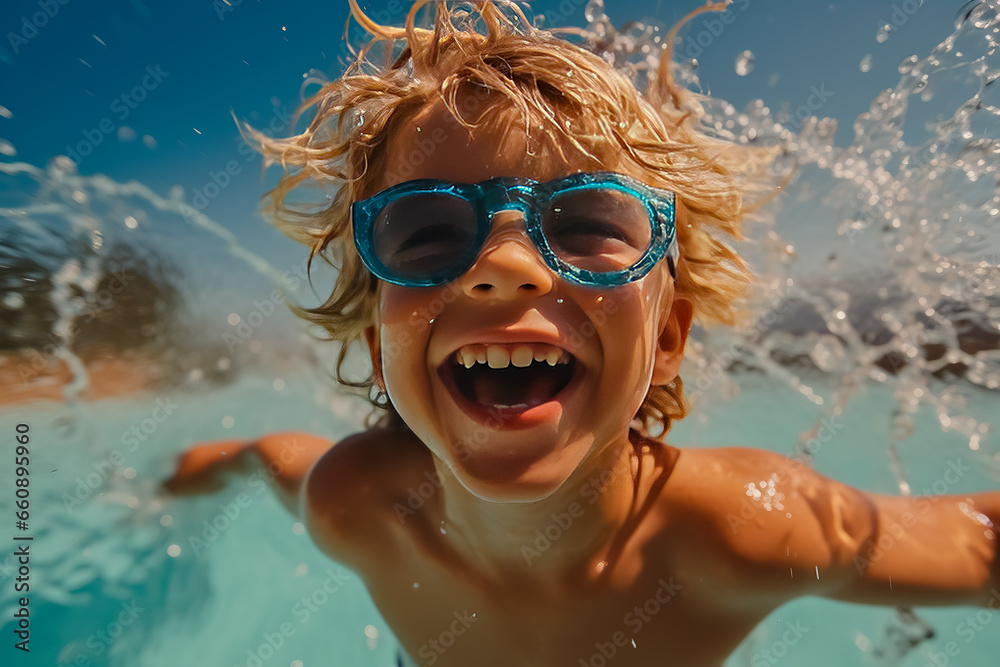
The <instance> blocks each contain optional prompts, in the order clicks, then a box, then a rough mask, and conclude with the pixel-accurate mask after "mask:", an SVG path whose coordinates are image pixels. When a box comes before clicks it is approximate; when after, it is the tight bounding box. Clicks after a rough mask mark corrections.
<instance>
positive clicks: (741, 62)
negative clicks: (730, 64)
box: [736, 51, 754, 76]
mask: <svg viewBox="0 0 1000 667" xmlns="http://www.w3.org/2000/svg"><path fill="white" fill-rule="evenodd" d="M753 64H754V56H753V53H752V52H750V51H744V52H742V53H741V54H740V55H738V56H736V73H737V74H738V75H740V76H746V75H747V74H749V73H750V72H752V71H753Z"/></svg>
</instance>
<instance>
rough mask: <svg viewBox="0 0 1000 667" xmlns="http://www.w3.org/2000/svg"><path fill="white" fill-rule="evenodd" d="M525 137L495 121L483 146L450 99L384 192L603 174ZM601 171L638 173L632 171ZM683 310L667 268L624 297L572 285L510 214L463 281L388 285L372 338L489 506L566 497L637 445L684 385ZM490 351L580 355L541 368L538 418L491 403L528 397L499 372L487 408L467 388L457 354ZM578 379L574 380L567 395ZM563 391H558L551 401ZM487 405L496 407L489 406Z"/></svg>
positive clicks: (621, 291)
mask: <svg viewBox="0 0 1000 667" xmlns="http://www.w3.org/2000/svg"><path fill="white" fill-rule="evenodd" d="M418 128H419V130H420V131H419V132H418V131H417V129H418ZM523 129H524V128H523V124H522V125H520V126H519V127H517V126H515V129H514V130H513V131H512V132H511V133H510V136H509V137H508V141H507V143H506V144H505V145H500V139H501V136H500V135H501V131H500V129H499V128H497V127H495V126H491V127H487V126H484V127H483V128H482V129H480V130H478V131H477V132H476V133H475V136H473V137H471V138H470V137H469V133H468V131H467V130H466V129H465V128H464V127H462V126H460V125H458V124H457V123H456V122H455V121H454V119H452V118H451V117H450V114H449V113H448V111H447V110H446V109H445V107H444V105H443V104H442V103H441V102H440V101H439V102H437V103H435V104H433V105H431V106H429V107H427V108H425V109H424V110H423V111H422V112H421V113H420V114H419V115H418V116H417V118H416V119H415V120H414V121H413V122H411V123H407V124H406V127H405V129H404V130H402V131H401V132H400V133H399V134H398V135H397V136H395V137H394V138H393V140H391V142H390V145H389V147H388V151H389V152H388V156H387V157H388V161H387V165H388V166H389V167H388V169H389V172H390V173H399V172H404V173H407V170H406V169H404V168H403V165H411V166H412V165H417V163H419V165H418V166H414V167H413V170H412V172H408V173H407V175H406V176H405V177H402V176H400V177H391V176H390V177H386V178H385V180H384V182H383V183H382V184H381V188H380V189H384V188H386V187H389V186H391V185H395V184H396V183H400V182H403V181H407V180H413V179H418V178H435V179H443V180H449V181H454V182H463V183H478V182H481V181H485V180H487V179H490V178H493V177H497V176H519V177H526V178H531V179H534V180H537V181H548V180H551V179H554V178H559V177H561V176H566V175H569V174H572V173H577V172H581V171H597V170H598V168H594V167H593V166H592V167H590V168H587V166H586V165H585V164H583V163H582V162H581V163H580V164H579V165H574V164H568V163H566V162H563V161H562V160H560V159H559V158H558V156H547V155H543V154H541V152H539V155H537V156H534V157H533V156H531V155H528V154H527V151H526V143H525V140H524V133H523ZM538 131H539V130H532V132H538ZM532 138H533V139H535V137H534V136H533V137H532ZM599 169H600V170H605V171H619V172H621V173H627V172H625V171H623V168H621V166H620V165H618V164H605V165H601V166H600V168H599ZM631 175H633V176H637V177H638V174H634V173H633V174H631ZM672 301H673V281H672V279H671V277H670V274H669V271H668V270H667V268H666V266H665V265H664V263H662V262H661V263H660V265H658V266H656V267H655V268H654V269H653V270H652V271H651V272H650V273H649V274H648V275H647V276H646V277H644V278H643V279H642V280H639V281H636V282H633V283H629V284H626V285H624V286H620V287H614V288H604V289H598V288H594V287H586V286H581V285H577V284H574V283H571V282H569V281H567V280H565V279H563V278H561V277H559V276H558V275H556V274H555V273H553V272H552V271H551V270H550V269H549V268H548V267H547V266H546V265H545V264H544V262H543V260H542V258H541V257H540V256H539V255H538V253H537V251H536V250H535V249H534V246H533V245H532V243H531V241H530V240H529V239H528V238H527V236H526V235H525V233H524V222H523V216H522V215H521V214H520V213H519V212H517V211H512V210H506V211H501V212H498V213H497V214H495V215H494V217H493V227H492V229H491V232H490V236H489V238H488V239H487V241H486V244H485V246H484V247H483V249H482V251H481V253H480V254H479V257H478V259H477V261H476V263H475V264H474V265H473V266H472V268H471V269H469V270H468V271H467V272H466V273H465V274H464V275H462V276H461V277H460V278H458V279H457V280H455V281H453V282H452V283H449V284H447V285H444V286H442V287H432V288H407V287H400V286H397V285H393V284H389V283H381V284H380V300H379V310H378V318H379V322H378V325H377V326H376V327H372V328H371V329H369V331H368V339H369V344H370V348H371V351H372V356H373V363H375V364H376V365H379V364H380V365H381V368H382V376H383V378H384V383H385V388H386V390H387V392H388V394H389V397H390V399H391V400H392V403H393V405H394V406H395V408H396V410H397V411H398V412H399V414H400V416H401V417H402V418H403V420H404V421H405V422H406V423H407V424H408V425H409V426H410V428H411V429H412V430H413V432H414V433H415V434H416V435H417V436H418V437H419V438H420V439H421V440H422V441H423V442H424V443H425V444H426V445H427V446H428V447H429V448H430V449H431V450H432V451H433V452H434V453H435V454H436V455H437V456H438V457H440V458H441V459H443V460H444V461H446V462H447V463H448V464H449V465H450V466H451V467H452V469H453V470H454V471H455V474H456V476H457V478H458V479H459V481H461V482H462V484H463V485H464V486H465V487H466V488H467V489H468V490H469V491H471V492H473V493H475V494H476V495H478V496H480V497H482V498H485V499H490V500H498V501H502V500H523V501H530V500H536V499H540V498H544V497H546V496H548V495H549V494H551V493H552V492H553V491H555V490H556V489H557V488H558V487H559V486H560V485H562V484H563V483H564V482H565V481H566V480H567V479H568V478H569V476H570V475H572V474H573V473H574V471H577V470H578V468H580V466H581V464H582V463H584V462H585V461H588V460H589V461H593V458H590V459H588V456H589V455H591V454H592V453H595V452H597V451H599V450H600V451H603V449H602V448H605V446H606V445H608V444H609V443H621V444H624V442H625V440H624V438H626V437H627V433H628V427H629V423H630V422H631V420H632V417H633V416H634V415H635V413H636V411H637V410H638V408H639V406H640V405H641V404H642V401H643V399H644V397H645V395H646V392H647V390H648V388H649V386H650V383H651V382H654V383H656V384H664V383H666V382H669V381H670V380H671V379H673V377H675V376H676V374H677V370H678V367H679V365H680V361H681V357H682V354H683V347H684V341H685V339H686V336H687V330H688V327H689V326H690V304H688V303H687V302H684V301H678V302H677V303H675V304H674V307H673V308H671V310H670V314H669V316H668V315H666V314H665V312H664V311H665V310H666V308H665V306H666V305H668V304H671V303H672ZM490 343H494V344H497V345H500V346H502V347H503V348H504V349H506V350H507V351H508V352H512V351H513V350H514V349H515V348H516V347H518V345H517V344H518V343H526V344H530V343H535V344H536V345H527V347H529V348H530V349H531V350H532V352H536V353H538V354H535V356H536V358H537V357H538V355H539V354H544V353H545V352H546V351H551V349H552V348H553V347H554V348H558V349H559V350H561V351H565V352H566V353H568V354H569V355H571V358H572V362H571V364H570V367H569V369H571V372H568V373H566V375H562V376H560V375H559V373H560V372H564V371H567V370H569V369H566V368H560V367H558V366H557V367H555V368H550V367H549V366H548V365H547V363H546V362H541V363H538V362H536V363H533V364H532V365H531V368H532V369H533V370H534V369H535V368H537V369H538V373H539V376H540V377H541V378H542V379H540V380H539V381H538V382H536V383H526V384H525V388H524V391H525V392H536V393H538V392H541V393H542V395H544V396H545V400H544V401H543V402H541V404H539V405H537V406H535V407H533V408H530V409H527V410H523V409H522V410H517V409H511V408H497V407H494V408H490V407H488V404H489V403H491V402H492V400H494V399H484V396H487V395H489V394H491V393H492V392H493V391H496V392H499V393H493V396H499V394H500V393H504V392H506V393H507V394H508V397H507V398H505V399H500V400H498V401H497V402H500V403H506V404H511V403H514V402H518V401H513V400H511V399H510V398H509V392H510V389H509V388H508V389H492V390H491V389H490V386H491V385H490V384H489V383H490V381H491V380H492V379H493V377H499V375H500V374H502V373H503V372H502V371H494V370H489V369H487V368H486V367H484V366H477V367H476V368H477V372H480V373H481V374H482V376H487V377H486V379H482V380H481V384H479V385H478V386H477V389H476V390H475V394H474V396H473V400H470V398H469V393H468V391H469V390H468V386H467V385H466V392H465V393H464V395H463V391H462V390H460V389H458V388H457V386H456V385H455V382H454V378H455V377H457V375H456V374H457V373H458V372H462V371H465V369H464V367H463V368H461V371H459V367H458V362H457V358H458V357H457V355H456V353H458V352H459V351H460V350H461V351H462V352H465V351H472V350H476V349H480V350H485V349H486V348H483V347H479V348H476V347H472V348H469V347H465V346H468V345H473V346H476V345H479V346H483V345H487V344H490ZM521 354H523V352H522V353H521ZM560 354H561V352H560ZM502 363H506V362H505V361H504V362H502ZM488 365H489V366H492V365H493V364H488ZM494 373H495V374H497V375H496V376H493V377H490V374H494ZM546 375H548V377H547V378H546V377H545V376H546ZM482 376H481V377H482ZM566 376H571V379H570V380H569V383H568V384H566V385H565V387H564V388H562V389H561V390H559V389H558V387H559V386H561V384H562V382H565V377H566ZM554 378H559V379H558V380H557V379H554ZM498 382H499V381H498ZM528 385H531V386H530V387H529V386H528ZM515 390H519V385H518V386H515ZM552 391H557V392H558V393H556V394H555V395H554V396H551V392H552ZM484 400H485V402H486V403H487V406H481V405H479V404H478V403H479V402H482V401H484ZM537 400H539V399H538V397H537V396H535V397H534V399H533V401H532V402H534V401H537ZM583 472H585V471H583Z"/></svg>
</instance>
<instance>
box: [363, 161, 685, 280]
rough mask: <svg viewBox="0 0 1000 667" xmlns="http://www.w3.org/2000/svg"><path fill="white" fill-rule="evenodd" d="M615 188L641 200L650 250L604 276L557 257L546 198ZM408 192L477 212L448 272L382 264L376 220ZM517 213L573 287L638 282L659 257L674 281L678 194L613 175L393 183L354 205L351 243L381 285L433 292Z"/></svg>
mask: <svg viewBox="0 0 1000 667" xmlns="http://www.w3.org/2000/svg"><path fill="white" fill-rule="evenodd" d="M609 187H610V188H612V189H617V190H621V191H622V192H625V193H627V194H630V195H632V196H634V197H636V198H637V199H639V201H641V202H643V204H644V205H645V207H646V211H647V212H648V213H649V224H650V243H649V248H647V249H646V252H645V253H644V254H643V255H642V257H640V258H639V259H638V260H637V261H636V262H635V264H633V265H632V266H630V267H628V268H625V269H621V270H619V271H613V272H608V273H602V272H596V271H588V270H586V269H581V268H578V267H575V266H573V265H571V264H568V263H567V262H565V261H564V260H562V259H560V258H559V257H558V256H557V255H556V254H555V252H553V250H552V248H551V247H550V246H549V244H548V241H547V240H546V238H545V235H544V234H543V233H542V223H541V216H542V213H543V211H544V208H545V206H546V205H547V203H548V201H549V200H550V199H551V198H552V197H553V196H555V195H558V194H564V193H566V192H569V191H572V190H586V189H593V188H609ZM412 194H446V195H451V196H455V197H458V198H460V199H463V200H465V201H467V202H469V203H470V204H471V205H472V207H473V210H474V211H475V212H476V229H475V240H474V241H473V242H472V243H471V244H470V245H469V249H468V250H467V251H466V252H465V254H464V255H463V256H462V257H461V258H458V259H457V260H456V262H455V263H454V264H453V265H452V267H450V268H448V269H445V270H442V271H438V272H436V273H433V274H430V275H428V276H425V277H424V278H420V279H416V278H413V277H412V276H408V275H400V274H398V273H397V272H395V271H393V270H392V269H390V268H389V267H387V266H385V265H384V264H383V263H382V262H381V261H380V260H379V259H378V257H377V256H376V254H375V252H374V249H373V245H374V222H375V220H376V219H377V218H378V215H379V213H381V212H382V209H384V208H385V207H386V206H388V205H389V204H391V203H392V202H393V201H395V200H397V199H400V198H402V197H405V196H407V195H412ZM510 209H514V210H519V211H521V212H522V214H523V215H524V222H525V231H526V232H527V235H528V237H529V238H530V239H531V241H532V242H533V243H534V245H535V248H536V249H537V250H538V253H539V255H540V256H541V257H542V260H543V261H544V262H545V264H546V265H547V266H548V267H549V268H550V269H551V270H552V271H553V272H555V273H556V274H557V275H559V276H561V277H563V278H566V279H567V280H569V281H571V282H573V283H576V284H578V285H585V286H589V287H618V286H621V285H625V284H628V283H630V282H634V281H636V280H640V279H641V278H643V277H644V276H645V275H646V274H647V273H649V272H650V271H651V270H652V268H653V267H654V266H655V265H656V264H657V262H659V261H660V260H661V259H663V258H664V257H666V259H667V264H668V267H669V269H670V275H671V276H672V277H673V278H674V279H676V278H677V268H676V267H677V260H678V257H679V254H680V253H679V248H678V245H677V228H676V224H675V195H674V193H673V192H672V191H670V190H664V189H660V188H654V187H651V186H649V185H646V184H645V183H642V182H641V181H638V180H636V179H635V178H632V177H631V176H626V175H625V174H619V173H616V172H610V171H602V172H589V173H580V174H571V175H569V176H565V177H563V178H557V179H555V180H551V181H546V182H544V183H543V182H539V181H535V180H532V179H530V178H517V177H505V176H500V177H496V178H491V179H489V180H487V181H482V182H480V183H453V182H451V181H442V180H437V179H429V178H424V179H416V180H412V181H405V182H403V183H398V184H396V185H393V186H391V187H389V188H386V189H385V190H383V191H381V192H379V193H378V194H376V195H374V196H372V197H369V198H368V199H364V200H361V201H357V202H354V203H353V204H352V205H351V226H352V228H353V235H354V244H355V246H356V247H357V249H358V254H359V255H360V256H361V260H362V262H364V264H365V266H366V267H367V268H368V270H369V271H370V272H371V273H372V274H373V275H374V276H375V277H377V278H379V279H380V280H383V281H385V282H388V283H392V284H394V285H401V286H403V287H438V286H440V285H444V284H446V283H449V282H451V281H453V280H455V279H456V278H458V277H460V276H462V275H463V274H464V273H465V272H466V271H468V270H469V269H470V268H472V266H473V264H475V262H476V259H477V258H478V257H479V253H480V252H481V251H482V249H483V245H484V244H485V243H486V238H487V237H488V236H489V232H490V229H491V227H492V218H493V215H494V214H495V213H497V212H498V211H501V210H510Z"/></svg>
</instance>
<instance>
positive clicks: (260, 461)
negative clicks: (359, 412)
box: [164, 432, 333, 517]
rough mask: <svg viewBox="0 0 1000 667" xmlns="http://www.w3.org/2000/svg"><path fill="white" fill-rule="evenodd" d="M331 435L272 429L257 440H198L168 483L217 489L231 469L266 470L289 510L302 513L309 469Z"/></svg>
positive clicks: (174, 488)
mask: <svg viewBox="0 0 1000 667" xmlns="http://www.w3.org/2000/svg"><path fill="white" fill-rule="evenodd" d="M332 446H333V443H332V442H330V441H329V440H327V439H325V438H320V437H318V436H315V435H310V434H308V433H301V432H286V433H272V434H270V435H265V436H262V437H260V438H258V439H256V440H216V441H213V442H207V443H204V444H200V445H195V446H194V447H191V448H190V449H188V450H187V451H185V452H184V453H183V454H182V455H181V456H180V459H179V460H178V463H177V470H176V472H174V474H173V476H172V477H171V478H170V479H168V480H167V481H166V482H165V483H164V487H165V488H166V490H167V491H169V492H170V493H173V494H175V495H187V494H192V493H212V492H215V491H218V490H220V489H222V488H223V487H224V486H225V483H226V476H227V475H228V474H230V473H249V472H251V471H252V470H253V469H254V468H256V467H258V466H260V467H261V472H260V474H261V475H262V476H263V478H264V479H265V480H266V481H268V482H269V483H270V484H271V487H272V488H273V490H274V492H275V494H276V495H277V496H278V499H279V500H280V501H281V503H282V505H284V506H285V507H286V508H287V509H288V511H289V512H291V513H292V514H293V515H295V516H296V517H301V516H302V512H301V502H300V496H301V495H302V494H301V490H302V486H303V484H304V482H305V480H306V476H307V474H308V473H309V470H310V469H311V468H312V467H313V464H315V463H316V461H318V460H319V459H320V457H322V456H323V454H325V453H326V452H327V451H328V450H329V449H330V448H331V447H332Z"/></svg>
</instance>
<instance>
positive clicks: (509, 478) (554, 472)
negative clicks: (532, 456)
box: [452, 450, 581, 503]
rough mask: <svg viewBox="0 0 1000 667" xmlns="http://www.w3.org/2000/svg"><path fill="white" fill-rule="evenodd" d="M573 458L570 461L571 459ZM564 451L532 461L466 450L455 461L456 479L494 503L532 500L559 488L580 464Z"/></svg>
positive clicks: (537, 499)
mask: <svg viewBox="0 0 1000 667" xmlns="http://www.w3.org/2000/svg"><path fill="white" fill-rule="evenodd" d="M571 458H572V459H574V460H572V461H571V460H570V459H571ZM580 458H581V457H572V456H571V455H570V453H569V452H566V451H565V450H564V451H562V452H561V453H553V454H551V455H549V456H547V457H545V458H543V459H541V460H535V461H532V462H530V463H529V462H524V461H520V460H518V459H516V458H510V457H508V458H504V457H498V456H496V455H493V454H489V453H486V452H466V453H465V456H464V458H457V459H456V460H455V461H454V462H453V463H452V469H453V471H454V473H455V479H457V480H458V481H459V483H461V485H462V486H463V487H464V488H465V489H466V490H467V491H468V492H469V493H471V494H473V495H474V496H476V497H477V498H480V499H482V500H486V501H489V502H495V503H533V502H539V501H541V500H545V499H546V498H548V497H549V496H551V495H552V494H553V493H555V492H556V491H558V490H559V488H561V487H562V486H563V485H564V484H565V483H566V480H568V479H569V478H570V477H571V476H572V475H573V473H574V472H575V470H576V469H577V467H578V466H579V464H580V462H581V461H580V460H578V459H580Z"/></svg>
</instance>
